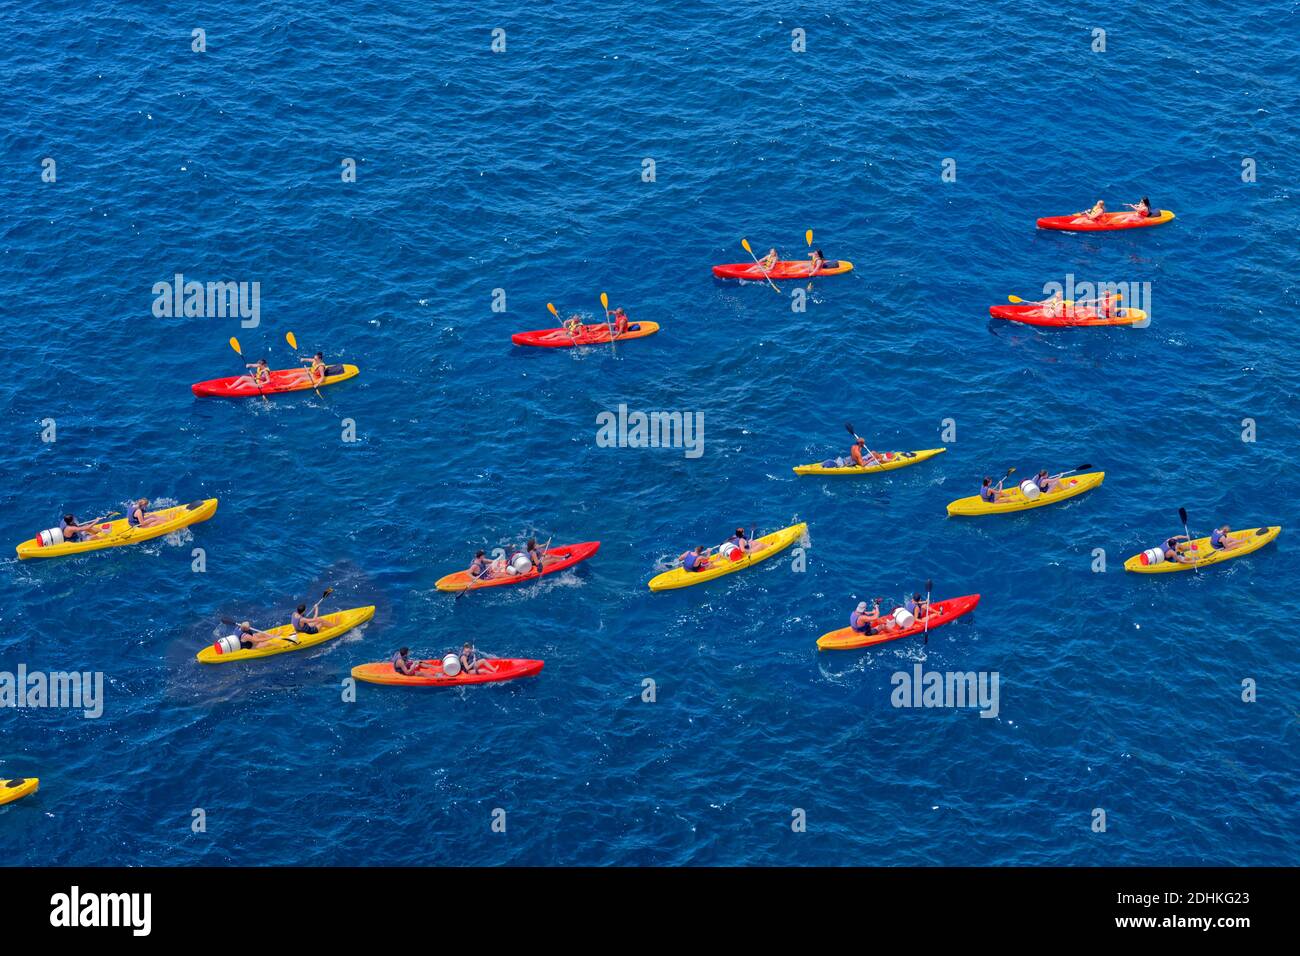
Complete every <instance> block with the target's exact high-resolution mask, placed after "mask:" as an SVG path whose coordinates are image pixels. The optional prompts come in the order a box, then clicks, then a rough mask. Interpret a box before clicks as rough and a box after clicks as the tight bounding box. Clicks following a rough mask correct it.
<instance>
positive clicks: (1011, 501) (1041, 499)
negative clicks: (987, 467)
mask: <svg viewBox="0 0 1300 956" xmlns="http://www.w3.org/2000/svg"><path fill="white" fill-rule="evenodd" d="M1084 467H1085V468H1086V467H1088V466H1087V465H1085V466H1084ZM1105 480H1106V473H1105V472H1104V471H1093V472H1088V473H1086V474H1073V475H1071V474H1070V473H1069V472H1062V473H1060V474H1057V475H1049V474H1047V472H1046V470H1044V471H1040V472H1039V473H1038V474H1037V475H1035V476H1034V477H1033V478H1026V479H1025V480H1024V481H1022V482H1020V483H1019V484H1018V485H1016V486H1015V487H1012V488H1005V489H1004V488H1003V487H1002V485H1003V483H1004V482H1005V481H1006V478H1003V480H1002V481H999V482H997V483H996V484H994V483H993V480H992V479H991V478H987V477H986V478H985V479H984V485H983V487H982V488H981V489H980V493H979V494H977V495H971V496H970V497H968V498H958V499H957V500H956V501H951V502H949V503H948V515H949V516H950V517H951V516H954V515H961V516H968V517H972V516H978V515H992V514H1007V513H1009V512H1013V511H1028V510H1029V509H1030V508H1042V507H1043V506H1045V505H1054V504H1056V503H1057V502H1059V501H1065V500H1067V499H1069V498H1073V497H1075V496H1076V495H1081V494H1083V493H1084V492H1085V491H1091V490H1092V489H1093V488H1096V487H1097V486H1098V485H1100V484H1101V483H1102V482H1103V481H1105Z"/></svg>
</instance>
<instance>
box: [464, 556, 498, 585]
mask: <svg viewBox="0 0 1300 956" xmlns="http://www.w3.org/2000/svg"><path fill="white" fill-rule="evenodd" d="M468 572H469V576H470V577H471V578H472V579H473V580H475V581H486V580H487V579H488V578H490V577H492V562H490V561H489V560H488V558H487V554H486V553H484V551H483V550H482V549H481V548H480V549H479V550H478V551H476V552H474V560H473V561H471V562H470V563H469V568H468Z"/></svg>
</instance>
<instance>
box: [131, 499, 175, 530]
mask: <svg viewBox="0 0 1300 956" xmlns="http://www.w3.org/2000/svg"><path fill="white" fill-rule="evenodd" d="M148 507H149V499H148V498H140V499H138V500H136V501H134V502H132V503H131V510H130V511H128V512H127V514H126V523H127V524H129V525H130V526H131V527H132V528H149V527H152V526H153V525H156V524H162V522H163V521H165V520H167V519H165V518H162V517H160V516H158V515H151V514H149V512H148V510H147V509H148Z"/></svg>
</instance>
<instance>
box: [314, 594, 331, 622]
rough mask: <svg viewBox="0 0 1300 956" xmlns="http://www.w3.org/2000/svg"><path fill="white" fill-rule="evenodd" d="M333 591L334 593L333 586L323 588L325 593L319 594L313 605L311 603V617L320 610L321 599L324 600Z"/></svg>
mask: <svg viewBox="0 0 1300 956" xmlns="http://www.w3.org/2000/svg"><path fill="white" fill-rule="evenodd" d="M333 593H334V589H333V588H326V589H325V593H324V594H322V595H321V596H320V601H317V602H316V603H315V604H314V605H312V609H311V616H312V617H315V616H316V615H317V613H318V612H319V611H320V602H321V601H323V600H325V599H326V598H327V597H329V596H330V595H331V594H333Z"/></svg>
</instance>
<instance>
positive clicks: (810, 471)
mask: <svg viewBox="0 0 1300 956" xmlns="http://www.w3.org/2000/svg"><path fill="white" fill-rule="evenodd" d="M947 450H948V449H947V448H923V449H922V450H920V451H893V452H880V453H878V454H886V455H892V456H893V457H891V458H890V459H889V460H888V461H886V462H885V463H884V464H883V465H882V464H876V465H866V466H865V467H862V466H859V465H849V466H847V467H845V468H836V467H834V466H828V465H822V464H819V463H815V464H811V465H795V467H794V473H795V474H796V475H874V474H875V473H876V472H878V471H893V470H894V469H895V468H906V467H907V466H908V465H915V464H917V463H918V462H922V461H925V460H926V459H928V458H933V457H934V456H935V455H942V454H943V453H944V452H946V451H947Z"/></svg>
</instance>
